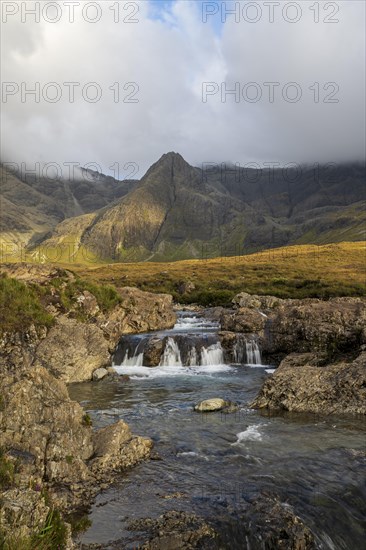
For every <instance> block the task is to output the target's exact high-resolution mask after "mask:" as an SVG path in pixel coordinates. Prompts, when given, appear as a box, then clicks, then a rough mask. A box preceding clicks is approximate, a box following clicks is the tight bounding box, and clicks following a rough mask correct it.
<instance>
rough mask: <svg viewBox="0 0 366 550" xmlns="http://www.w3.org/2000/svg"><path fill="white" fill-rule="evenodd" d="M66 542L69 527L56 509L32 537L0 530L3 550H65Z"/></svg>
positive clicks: (0, 541) (51, 511) (0, 542)
mask: <svg viewBox="0 0 366 550" xmlns="http://www.w3.org/2000/svg"><path fill="white" fill-rule="evenodd" d="M66 542H67V526H66V524H65V522H64V521H63V519H62V517H61V514H60V512H59V511H58V510H56V509H51V510H50V511H49V513H48V515H47V518H46V521H45V523H44V525H43V526H42V527H41V528H40V529H39V531H38V532H36V533H34V534H33V535H32V536H29V537H20V536H19V535H17V534H16V533H14V534H13V535H9V534H5V533H4V532H3V531H1V530H0V548H1V550H64V549H65V548H66Z"/></svg>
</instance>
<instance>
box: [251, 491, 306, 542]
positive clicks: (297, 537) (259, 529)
mask: <svg viewBox="0 0 366 550" xmlns="http://www.w3.org/2000/svg"><path fill="white" fill-rule="evenodd" d="M249 514H250V523H249V526H248V533H249V535H248V539H249V540H248V547H249V545H250V547H251V548H252V547H253V548H264V549H266V550H290V549H291V550H315V549H316V548H317V545H316V544H315V539H314V535H313V533H312V532H311V530H310V529H309V528H308V527H307V526H306V525H305V524H304V522H303V521H302V520H301V519H300V518H299V517H298V516H297V515H296V514H295V512H294V510H293V508H292V506H290V505H289V504H288V503H286V502H281V500H280V499H279V498H278V497H276V496H273V495H271V496H269V495H264V494H262V495H261V496H259V497H257V499H255V500H254V502H252V504H251V507H250V510H249Z"/></svg>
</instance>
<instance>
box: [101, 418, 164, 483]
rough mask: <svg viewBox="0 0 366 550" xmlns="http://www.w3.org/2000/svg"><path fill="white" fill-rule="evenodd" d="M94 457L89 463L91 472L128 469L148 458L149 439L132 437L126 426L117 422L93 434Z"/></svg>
mask: <svg viewBox="0 0 366 550" xmlns="http://www.w3.org/2000/svg"><path fill="white" fill-rule="evenodd" d="M93 440H94V456H95V458H93V460H92V461H91V463H90V466H91V469H92V471H93V472H100V471H102V472H104V473H105V472H107V471H113V470H114V471H115V470H122V469H126V468H129V467H131V466H133V465H134V464H136V463H137V462H140V461H141V460H143V459H145V458H148V456H149V455H150V451H151V449H152V446H153V444H152V441H151V439H147V438H144V437H134V436H133V435H132V434H131V431H130V429H129V427H128V425H127V424H126V423H125V422H123V420H119V421H118V422H116V423H115V424H112V425H111V426H107V427H106V428H102V429H100V430H98V431H97V432H96V433H95V434H94V439H93Z"/></svg>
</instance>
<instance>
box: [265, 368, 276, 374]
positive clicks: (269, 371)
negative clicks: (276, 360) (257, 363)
mask: <svg viewBox="0 0 366 550" xmlns="http://www.w3.org/2000/svg"><path fill="white" fill-rule="evenodd" d="M265 372H266V373H268V374H273V373H274V372H276V369H266V371H265Z"/></svg>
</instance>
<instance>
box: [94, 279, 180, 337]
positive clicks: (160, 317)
mask: <svg viewBox="0 0 366 550" xmlns="http://www.w3.org/2000/svg"><path fill="white" fill-rule="evenodd" d="M118 293H119V295H120V297H121V299H122V302H121V303H120V304H119V305H118V306H117V307H116V308H114V309H113V310H112V311H111V312H109V313H108V314H106V315H104V317H100V318H99V321H98V325H99V326H100V327H101V328H102V329H103V331H104V333H105V334H106V336H107V337H108V338H109V339H110V340H111V346H113V345H115V344H116V343H117V342H118V340H119V339H120V338H121V336H122V335H123V334H134V333H139V332H151V331H154V330H164V329H169V328H172V327H173V326H174V324H175V322H176V318H177V316H176V313H175V312H174V310H173V298H172V296H171V295H170V294H153V293H151V292H143V291H142V290H139V289H137V288H133V287H124V288H121V289H118Z"/></svg>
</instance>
